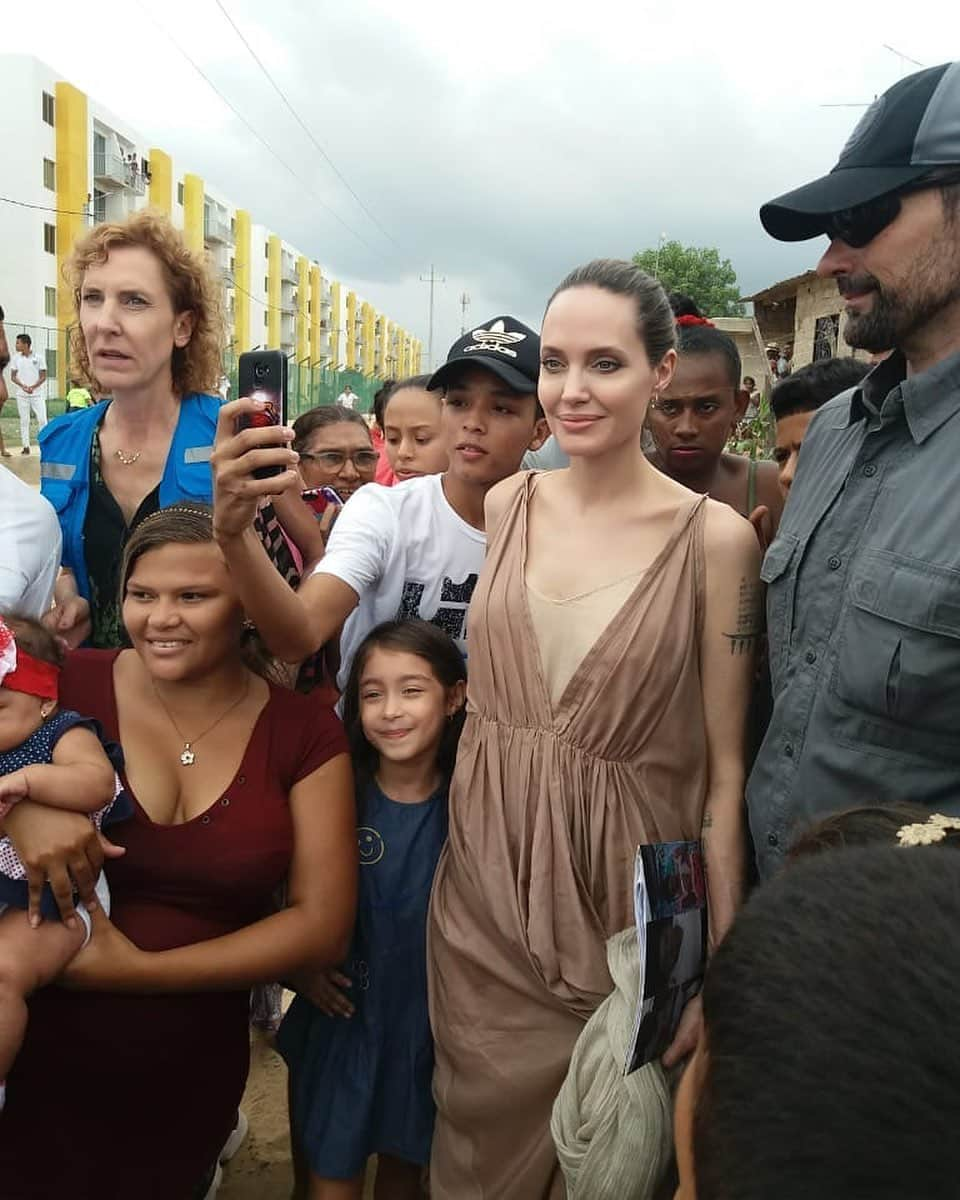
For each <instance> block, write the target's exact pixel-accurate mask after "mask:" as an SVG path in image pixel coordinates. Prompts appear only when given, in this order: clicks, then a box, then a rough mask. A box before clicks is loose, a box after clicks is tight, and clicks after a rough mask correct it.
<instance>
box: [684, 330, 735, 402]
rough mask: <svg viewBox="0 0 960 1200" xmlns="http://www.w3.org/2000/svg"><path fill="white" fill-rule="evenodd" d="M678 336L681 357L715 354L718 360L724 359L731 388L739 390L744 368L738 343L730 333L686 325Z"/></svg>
mask: <svg viewBox="0 0 960 1200" xmlns="http://www.w3.org/2000/svg"><path fill="white" fill-rule="evenodd" d="M677 334H678V340H679V343H680V345H679V347H678V348H679V350H680V355H681V357H683V358H690V357H691V356H692V355H694V354H701V355H703V354H715V355H716V356H717V357H718V358H721V359H723V364H724V367H725V369H726V374H727V379H728V380H729V381H730V386H731V387H733V388H739V386H740V371H741V368H742V363H741V361H740V351H739V350H738V349H737V343H736V342H735V341H734V340H733V338H732V337H731V336H730V335H729V334H728V333H724V332H723V330H721V329H714V327H713V326H712V325H686V326H683V327H681V328H680V329H678V330H677Z"/></svg>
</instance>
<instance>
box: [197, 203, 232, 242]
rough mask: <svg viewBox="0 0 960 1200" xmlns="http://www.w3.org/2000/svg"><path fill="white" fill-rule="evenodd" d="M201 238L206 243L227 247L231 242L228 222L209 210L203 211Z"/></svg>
mask: <svg viewBox="0 0 960 1200" xmlns="http://www.w3.org/2000/svg"><path fill="white" fill-rule="evenodd" d="M203 236H204V238H205V239H206V241H208V242H222V243H223V244H225V245H229V244H230V243H231V242H232V241H233V236H232V234H231V231H230V222H229V220H228V219H227V218H226V217H222V216H221V215H220V214H219V213H218V212H215V211H213V210H211V209H209V208H207V209H204V212H203Z"/></svg>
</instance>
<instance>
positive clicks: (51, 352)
mask: <svg viewBox="0 0 960 1200" xmlns="http://www.w3.org/2000/svg"><path fill="white" fill-rule="evenodd" d="M4 329H5V330H6V335H7V342H8V344H9V347H10V353H11V354H13V352H14V349H15V346H16V339H17V337H18V336H19V335H20V334H21V333H26V334H29V336H30V339H31V342H32V346H31V348H32V350H33V351H34V352H35V353H36V354H39V355H40V358H41V359H43V360H45V361H46V365H47V409H48V412H49V413H50V416H51V417H53V416H56V415H57V414H58V413H60V412H62V411H63V407H64V404H65V401H64V399H63V395H62V394H61V390H60V385H59V380H58V376H57V368H58V365H59V364H58V359H57V356H58V352H59V347H60V344H61V333H62V331H61V330H59V329H58V328H57V327H56V325H49V326H47V325H25V324H23V323H22V322H20V321H17V320H16V318H15V317H13V316H11V315H10V314H9V313H8V314H6V319H5V321H4ZM223 372H224V374H225V375H226V377H227V379H229V381H230V391H229V395H230V397H231V399H235V398H236V397H237V395H238V394H239V393H238V392H237V355H236V354H235V353H234V352H233V351H232V350H227V351H225V353H224V358H223ZM8 379H9V375H8ZM381 383H382V380H380V379H377V378H375V377H372V376H367V375H363V374H361V372H359V371H337V370H334V369H332V368H331V367H325V366H320V367H317V366H311V365H310V364H309V363H297V362H295V361H294V360H293V359H290V361H289V363H288V368H287V396H288V412H289V417H290V420H291V421H292V420H294V419H295V418H296V417H298V416H299V415H300V414H301V413H304V412H307V410H308V409H311V408H318V407H319V406H320V405H324V404H336V402H337V397H338V396H339V395H340V394H341V393H342V392H343V389H344V387H345V386H346V385H347V384H349V385H350V389H351V391H353V392H354V393H355V395H356V396H357V400H356V402H355V404H354V408H355V409H356V410H357V411H358V412H362V413H368V412H372V411H373V397H374V395H375V394H376V392H377V390H378V388H379V387H380V385H381ZM69 386H70V384H69V380H68V381H67V387H68V388H69Z"/></svg>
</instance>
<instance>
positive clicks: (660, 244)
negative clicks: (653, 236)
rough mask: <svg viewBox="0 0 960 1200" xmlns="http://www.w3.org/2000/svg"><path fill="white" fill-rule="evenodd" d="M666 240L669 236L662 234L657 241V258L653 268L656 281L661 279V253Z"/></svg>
mask: <svg viewBox="0 0 960 1200" xmlns="http://www.w3.org/2000/svg"><path fill="white" fill-rule="evenodd" d="M666 240H667V235H666V234H665V233H661V234H660V237H659V239H658V240H657V258H656V262H655V264H654V268H653V277H654V279H659V278H660V251H661V250H662V249H663V244H664V242H665V241H666Z"/></svg>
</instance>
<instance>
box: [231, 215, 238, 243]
mask: <svg viewBox="0 0 960 1200" xmlns="http://www.w3.org/2000/svg"><path fill="white" fill-rule="evenodd" d="M230 236H231V237H232V238H233V239H234V241H236V237H237V218H236V217H231V218H230Z"/></svg>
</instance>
